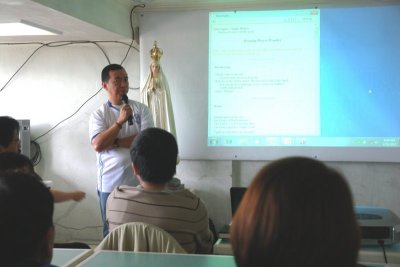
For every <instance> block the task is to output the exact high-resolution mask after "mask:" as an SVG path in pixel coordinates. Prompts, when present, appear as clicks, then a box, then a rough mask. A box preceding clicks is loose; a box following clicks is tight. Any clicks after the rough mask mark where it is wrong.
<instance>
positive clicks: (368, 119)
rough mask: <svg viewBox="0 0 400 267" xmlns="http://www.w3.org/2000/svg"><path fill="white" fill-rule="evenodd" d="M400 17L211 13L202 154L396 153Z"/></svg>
mask: <svg viewBox="0 0 400 267" xmlns="http://www.w3.org/2000/svg"><path fill="white" fill-rule="evenodd" d="M399 12H400V6H381V7H361V8H360V7H357V8H332V9H320V10H319V9H307V10H276V11H255V12H250V11H245V12H212V13H209V76H208V78H209V80H208V82H209V91H208V94H209V95H208V146H212V147H219V146H235V147H258V146H259V147H263V146H286V147H291V146H295V147H306V146H309V147H315V148H316V147H399V146H400V123H399V121H400V104H399V103H400V74H399V69H400V49H399V47H400V30H399V28H398V27H388V25H400V16H399V14H400V13H399Z"/></svg>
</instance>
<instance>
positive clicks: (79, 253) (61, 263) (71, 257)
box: [51, 248, 93, 267]
mask: <svg viewBox="0 0 400 267" xmlns="http://www.w3.org/2000/svg"><path fill="white" fill-rule="evenodd" d="M92 254H93V250H92V249H71V248H54V249H53V259H52V261H51V264H54V265H56V266H58V267H70V266H71V267H72V266H76V264H78V263H79V262H81V261H82V260H84V259H86V258H87V257H89V256H90V255H92Z"/></svg>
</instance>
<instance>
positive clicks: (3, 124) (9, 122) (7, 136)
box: [0, 116, 19, 147]
mask: <svg viewBox="0 0 400 267" xmlns="http://www.w3.org/2000/svg"><path fill="white" fill-rule="evenodd" d="M15 131H16V132H17V133H19V122H18V121H17V120H16V119H14V118H11V117H9V116H0V146H2V147H7V146H9V145H10V143H11V142H12V140H13V138H14V132H15Z"/></svg>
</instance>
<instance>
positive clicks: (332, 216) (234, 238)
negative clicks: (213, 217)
mask: <svg viewBox="0 0 400 267" xmlns="http://www.w3.org/2000/svg"><path fill="white" fill-rule="evenodd" d="M230 239H231V243H232V249H233V254H234V256H235V260H236V264H237V266H238V267H258V266H268V267H277V266H279V267H293V266H296V267H338V266H340V267H355V266H356V261H357V255H358V249H359V246H360V230H359V227H358V224H357V221H356V217H355V213H354V209H353V199H352V195H351V191H350V188H349V186H348V184H347V182H346V180H345V179H344V177H343V176H342V175H341V174H339V173H338V172H336V171H335V170H333V169H331V168H329V167H327V166H326V165H325V164H324V163H322V162H320V161H317V160H314V159H311V158H303V157H291V158H284V159H280V160H277V161H274V162H272V163H269V164H268V165H266V166H265V167H264V168H262V169H261V170H260V171H259V172H258V174H257V175H256V176H255V177H254V179H253V181H252V182H251V184H250V186H249V187H248V188H247V190H246V193H245V195H244V196H243V199H242V200H241V202H240V205H239V208H238V210H237V211H236V212H235V215H234V217H233V221H232V226H231V228H230Z"/></svg>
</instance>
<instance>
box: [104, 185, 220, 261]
mask: <svg viewBox="0 0 400 267" xmlns="http://www.w3.org/2000/svg"><path fill="white" fill-rule="evenodd" d="M106 216H107V221H108V224H109V227H110V231H112V230H113V229H114V228H115V227H117V226H119V225H121V224H124V223H127V222H144V223H149V224H153V225H156V226H158V227H160V228H162V229H164V230H165V231H167V232H168V233H170V234H171V235H172V236H173V237H175V239H176V240H177V241H178V242H179V244H180V245H181V246H182V247H183V248H184V249H185V250H186V251H187V252H188V253H210V252H211V250H212V246H213V234H212V232H211V231H210V228H209V225H208V214H207V209H206V207H205V205H204V203H203V202H202V201H201V200H200V198H198V197H197V196H196V195H194V194H193V193H192V192H190V191H189V190H187V189H182V190H178V191H161V192H154V191H146V190H144V189H142V188H141V187H140V186H138V187H132V186H126V185H122V186H119V187H117V188H116V189H115V190H114V191H112V193H111V194H110V196H109V198H108V200H107V211H106Z"/></svg>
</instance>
